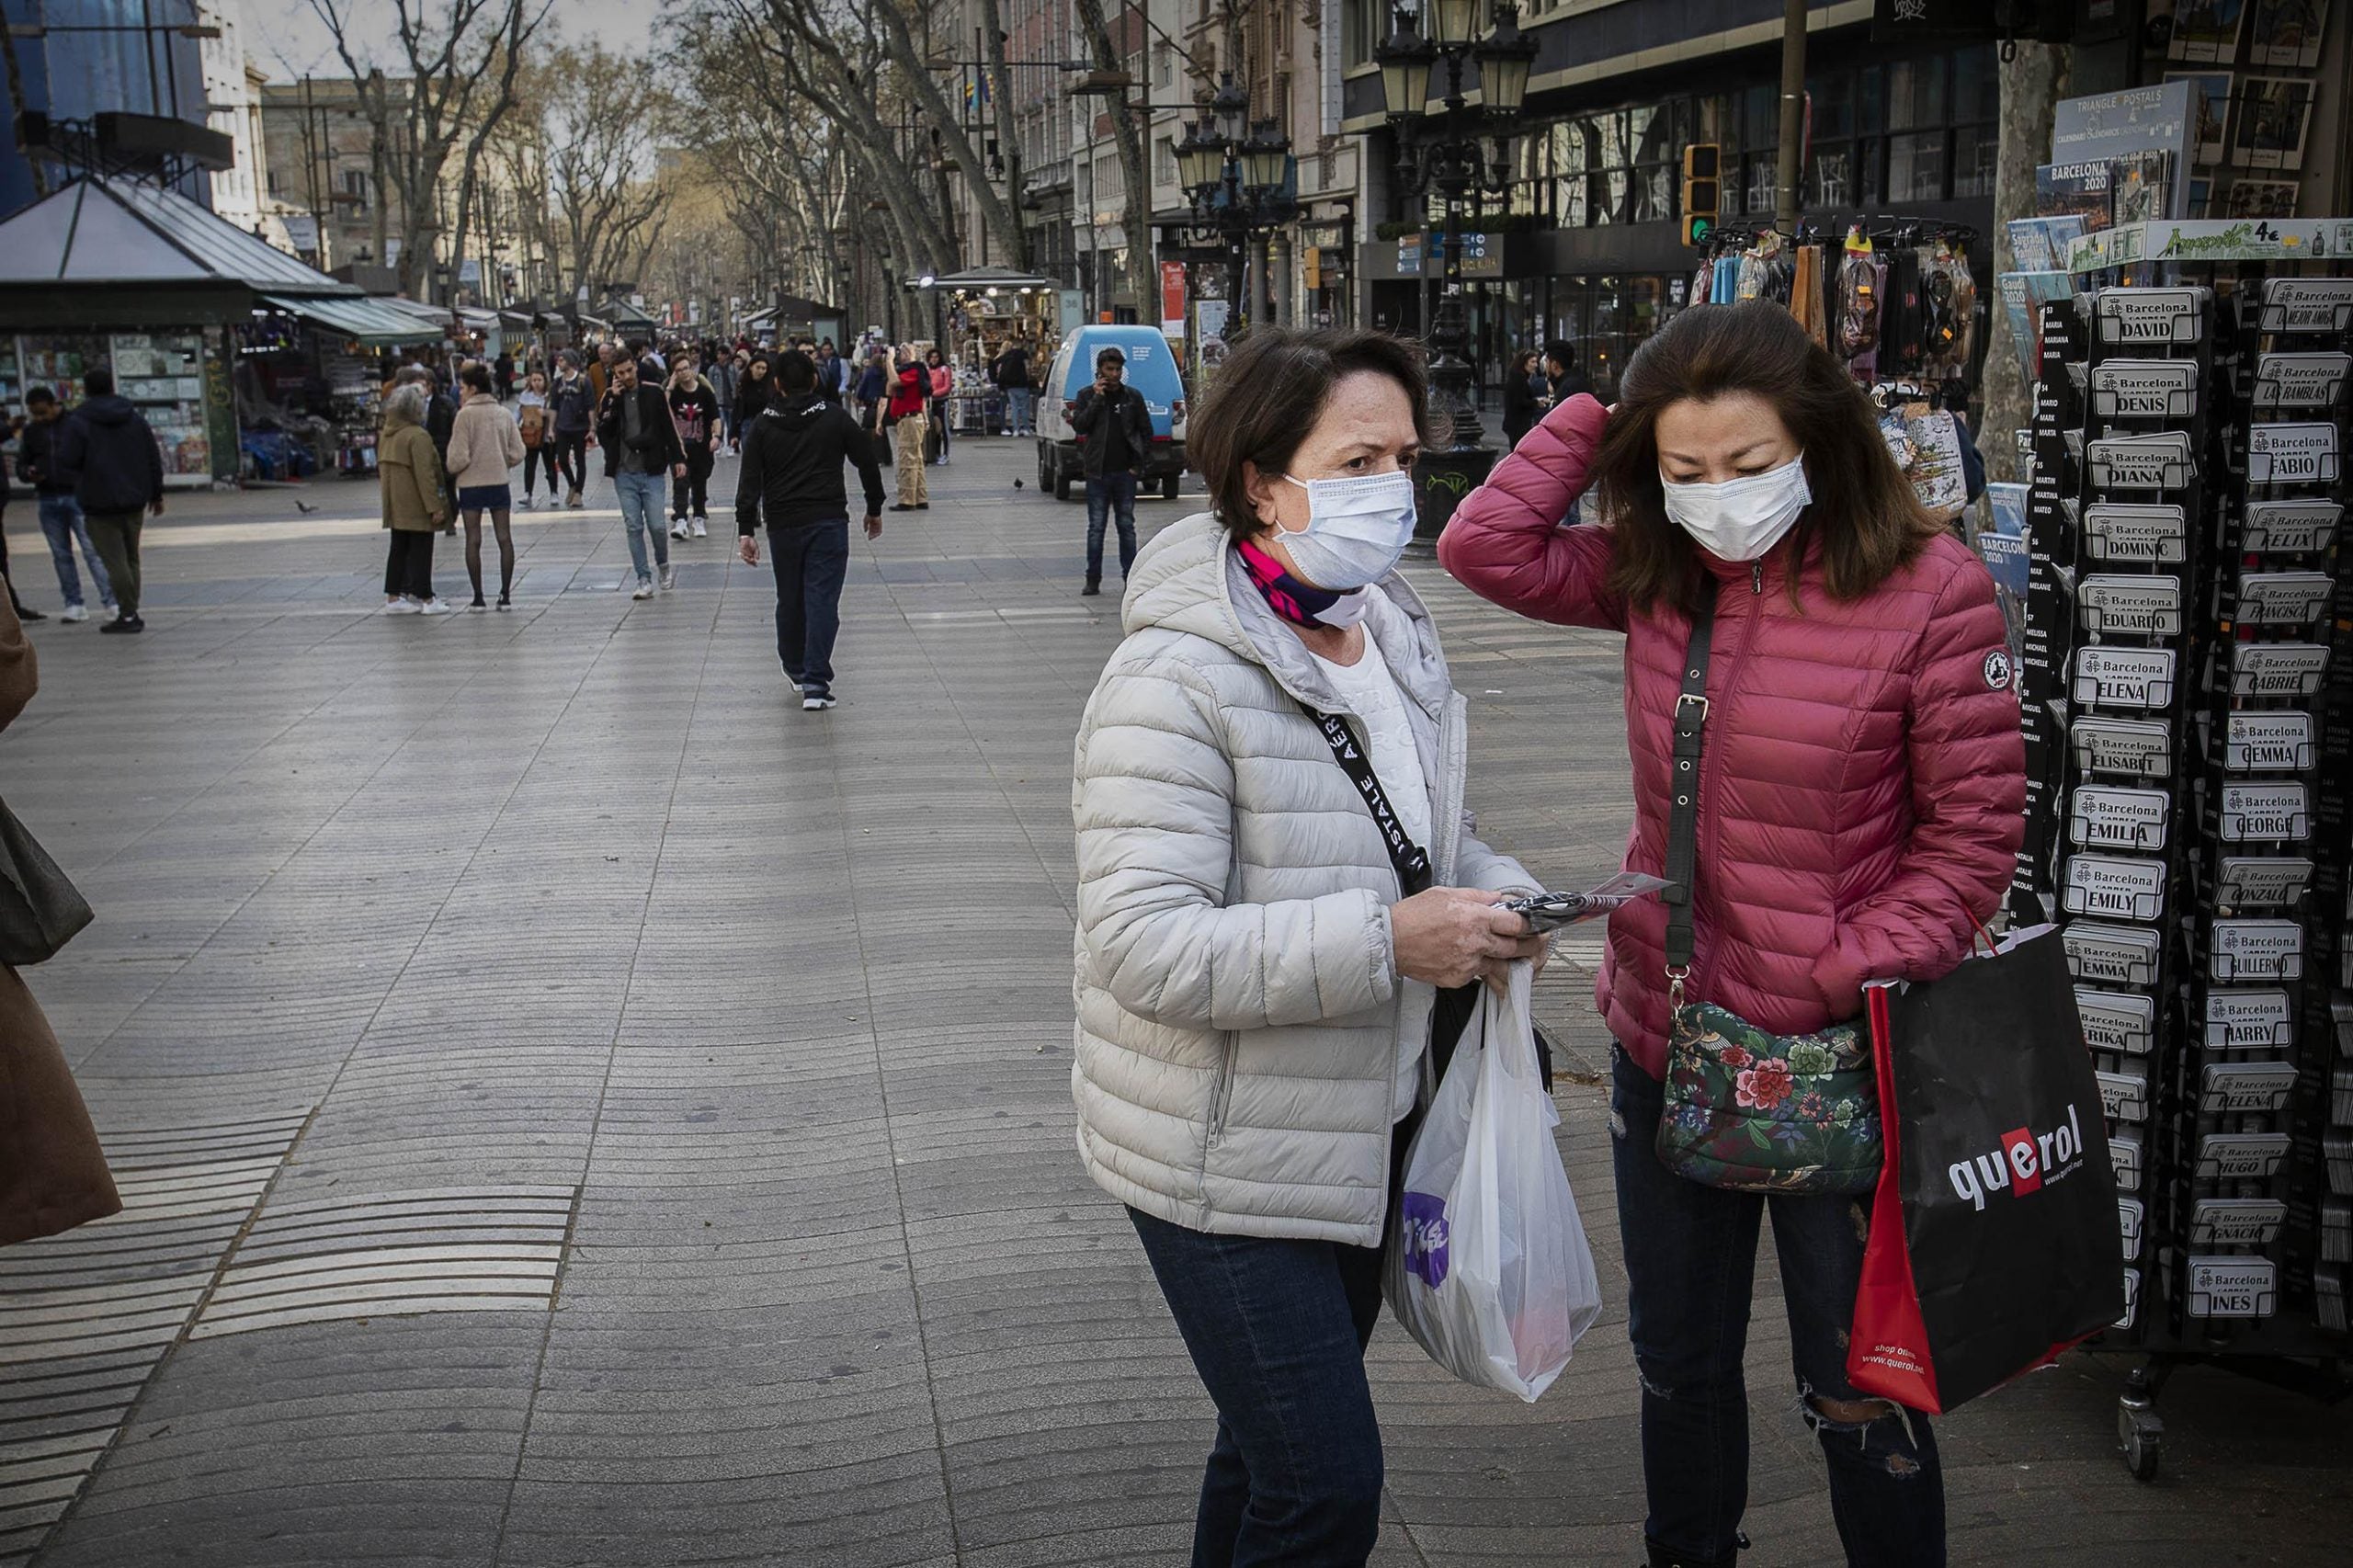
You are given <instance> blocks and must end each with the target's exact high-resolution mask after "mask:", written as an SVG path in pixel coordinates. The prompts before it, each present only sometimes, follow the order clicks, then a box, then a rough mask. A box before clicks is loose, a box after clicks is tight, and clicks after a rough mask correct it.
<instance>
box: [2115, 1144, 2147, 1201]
mask: <svg viewBox="0 0 2353 1568" xmlns="http://www.w3.org/2000/svg"><path fill="white" fill-rule="evenodd" d="M2108 1163H2109V1165H2113V1166H2115V1167H2116V1185H2117V1187H2119V1188H2120V1190H2122V1191H2125V1192H2138V1191H2140V1190H2141V1141H2140V1140H2139V1139H2138V1138H2111V1139H2109V1141H2108Z"/></svg>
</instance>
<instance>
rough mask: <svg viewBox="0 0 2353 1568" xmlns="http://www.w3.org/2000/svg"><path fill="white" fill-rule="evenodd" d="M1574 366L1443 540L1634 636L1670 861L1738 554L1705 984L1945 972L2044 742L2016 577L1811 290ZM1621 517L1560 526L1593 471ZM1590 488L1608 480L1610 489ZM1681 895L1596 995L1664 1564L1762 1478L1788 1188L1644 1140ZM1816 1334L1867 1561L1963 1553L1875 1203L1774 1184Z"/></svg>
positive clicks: (1813, 1384)
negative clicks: (1890, 1346) (1873, 1275)
mask: <svg viewBox="0 0 2353 1568" xmlns="http://www.w3.org/2000/svg"><path fill="white" fill-rule="evenodd" d="M1622 394H1623V395H1622V397H1621V400H1620V403H1619V404H1618V405H1617V406H1616V407H1615V408H1614V409H1612V410H1608V411H1605V410H1604V409H1603V408H1602V406H1601V404H1600V403H1597V402H1595V401H1594V400H1593V399H1592V398H1590V397H1584V396H1580V397H1576V398H1573V399H1570V400H1568V401H1567V402H1565V403H1563V404H1562V405H1561V406H1559V407H1557V408H1555V409H1553V410H1552V413H1551V414H1550V415H1547V416H1546V417H1545V419H1544V421H1543V423H1542V424H1540V425H1539V426H1537V427H1536V428H1535V429H1533V430H1531V431H1530V432H1529V434H1528V436H1527V437H1525V438H1524V439H1523V440H1522V441H1521V442H1520V444H1519V447H1518V450H1516V451H1515V452H1513V453H1512V454H1511V455H1509V456H1508V457H1506V458H1505V459H1504V460H1503V461H1502V462H1500V463H1499V464H1497V465H1496V467H1495V472H1494V473H1493V474H1492V475H1491V476H1490V477H1489V478H1488V480H1487V483H1485V484H1484V485H1483V486H1482V487H1481V488H1480V489H1479V490H1478V491H1477V492H1475V493H1474V494H1472V495H1470V496H1469V497H1467V498H1466V499H1465V500H1464V502H1463V504H1462V506H1461V509H1460V510H1459V511H1457V512H1456V513H1455V515H1454V517H1453V519H1452V521H1451V522H1449V524H1448V526H1447V529H1446V533H1445V537H1444V539H1443V540H1441V541H1440V544H1439V546H1438V559H1439V560H1440V561H1441V562H1444V563H1445V565H1446V568H1447V570H1449V572H1451V573H1453V574H1454V575H1455V576H1457V577H1459V578H1461V580H1462V581H1463V582H1464V583H1466V584H1468V585H1470V586H1471V587H1472V589H1473V590H1475V591H1476V592H1478V593H1479V594H1481V595H1483V596H1484V597H1487V598H1490V599H1493V600H1494V601H1495V602H1496V603H1498V604H1501V605H1505V606H1507V607H1509V608H1513V609H1516V610H1518V611H1519V612H1520V613H1521V614H1523V615H1528V616H1531V617H1534V618H1536V619H1541V620H1550V621H1555V622H1558V623H1560V624H1563V625H1570V626H1587V627H1597V628H1608V629H1609V630H1612V631H1621V632H1623V633H1625V636H1626V678H1625V702H1626V730H1627V743H1628V748H1629V751H1630V752H1631V756H1632V762H1633V773H1634V801H1635V815H1634V829H1633V834H1632V836H1631V840H1630V842H1629V843H1628V845H1627V848H1626V865H1627V866H1628V867H1629V868H1630V869H1634V870H1639V871H1647V872H1651V873H1653V874H1654V875H1655V874H1659V873H1660V872H1661V871H1662V869H1663V864H1664V860H1665V845H1666V832H1667V813H1668V805H1669V801H1670V796H1671V793H1672V791H1671V789H1670V786H1669V778H1670V775H1671V772H1672V768H1673V763H1672V758H1671V742H1672V734H1673V712H1674V709H1675V706H1676V702H1677V697H1678V695H1679V693H1680V691H1681V687H1682V678H1683V656H1684V653H1685V651H1686V648H1687V646H1688V642H1689V640H1690V634H1691V624H1692V622H1691V613H1690V611H1691V609H1692V608H1696V607H1697V605H1698V603H1699V588H1700V585H1701V582H1702V579H1701V576H1700V574H1703V573H1704V574H1709V575H1711V576H1712V577H1713V578H1714V579H1715V582H1716V585H1717V594H1716V612H1715V629H1714V641H1713V646H1712V653H1711V659H1710V663H1709V667H1708V675H1707V695H1708V703H1709V708H1708V712H1707V716H1706V722H1705V741H1704V747H1703V750H1702V753H1701V760H1700V767H1699V857H1698V871H1697V875H1696V877H1695V878H1694V879H1693V900H1692V911H1693V926H1694V938H1695V940H1694V948H1693V956H1692V961H1691V965H1690V971H1691V972H1690V975H1689V978H1688V982H1687V983H1686V989H1687V994H1688V995H1689V996H1690V997H1691V998H1692V999H1694V1000H1699V1001H1707V1002H1712V1003H1715V1004H1717V1005H1718V1006H1722V1007H1725V1008H1728V1009H1730V1010H1731V1011H1733V1012H1734V1013H1737V1014H1739V1015H1740V1016H1741V1017H1745V1018H1746V1019H1748V1020H1749V1021H1750V1022H1751V1023H1753V1024H1756V1026H1758V1027H1759V1028H1764V1029H1767V1030H1769V1031H1771V1032H1774V1033H1777V1034H1796V1033H1804V1032H1811V1031H1813V1030H1817V1029H1821V1028H1825V1027H1826V1026H1828V1025H1831V1024H1833V1023H1836V1022H1840V1021H1843V1020H1846V1019H1850V1018H1853V1017H1856V1016H1857V1015H1858V1014H1859V1012H1860V1011H1861V1008H1862V1001H1861V987H1862V984H1863V983H1864V982H1866V981H1868V980H1872V979H1887V978H1901V979H1907V980H1916V979H1933V978H1936V977H1938V976H1940V975H1943V974H1944V973H1946V972H1948V971H1950V970H1951V969H1953V968H1954V967H1955V966H1956V965H1957V964H1958V963H1959V962H1960V961H1961V959H1962V957H1963V956H1964V955H1965V954H1966V953H1967V952H1968V950H1969V941H1970V933H1971V931H1972V926H1973V924H1974V923H1975V922H1976V921H1979V920H1982V919H1984V918H1987V917H1989V916H1990V915H1992V913H1993V911H1994V909H1995V904H1996V903H1997V902H1998V901H1999V898H2000V895H2001V892H2002V890H2003V889H2004V888H2005V887H2006V885H2007V884H2008V881H2009V878H2010V873H2011V869H2012V866H2013V857H2014V856H2015V854H2016V851H2017V849H2018V844H2019V840H2020V836H2021V832H2022V826H2023V817H2022V812H2023V810H2024V805H2025V789H2026V787H2025V752H2024V745H2023V742H2022V740H2021V737H2020V734H2019V730H2018V699H2017V695H2016V693H2015V692H2014V691H2013V690H2012V676H2013V672H2012V669H2011V662H2010V655H2009V651H2008V646H2007V643H2006V641H2005V634H2004V627H2003V621H2002V617H2001V613H2000V611H1999V610H1998V608H1996V607H1995V600H1994V590H1993V583H1992V580H1991V578H1990V577H1989V576H1988V574H1987V573H1986V571H1985V569H1984V566H1983V565H1982V564H1980V563H1979V562H1978V561H1977V559H1976V557H1975V556H1974V555H1973V554H1972V553H1971V551H1969V550H1968V549H1967V548H1966V547H1965V546H1964V545H1962V544H1961V541H1960V540H1957V539H1955V538H1954V537H1953V536H1952V535H1951V534H1950V533H1949V532H1947V531H1945V530H1943V529H1941V528H1938V527H1937V526H1936V525H1935V524H1934V523H1933V522H1931V521H1930V520H1929V519H1928V518H1927V517H1926V516H1925V515H1923V514H1922V512H1921V511H1920V509H1919V506H1918V505H1917V503H1916V502H1915V499H1914V498H1913V494H1912V491H1911V488H1910V486H1909V485H1908V484H1907V483H1905V482H1904V478H1903V476H1902V475H1901V474H1900V473H1899V472H1897V471H1896V468H1895V465H1894V463H1893V460H1892V459H1891V458H1890V457H1889V455H1888V452H1887V449H1886V447H1885V445H1884V443H1883V442H1882V441H1881V437H1880V435H1879V432H1878V428H1877V424H1876V421H1875V419H1874V417H1873V415H1872V411H1871V408H1870V403H1869V402H1868V400H1866V399H1865V398H1864V396H1863V394H1862V392H1860V391H1859V389H1858V388H1857V387H1856V386H1855V385H1854V383H1853V381H1851V380H1850V379H1849V378H1848V376H1847V372H1846V370H1845V369H1844V368H1843V367H1841V366H1840V365H1838V364H1837V362H1836V360H1834V359H1832V358H1831V357H1830V356H1829V354H1828V353H1826V352H1825V351H1824V349H1823V348H1821V347H1819V346H1817V345H1815V344H1814V343H1813V341H1812V340H1811V339H1810V338H1808V336H1807V335H1806V334H1805V331H1804V329H1803V328H1802V327H1801V326H1799V325H1798V324H1797V322H1796V321H1795V319H1794V318H1792V317H1791V316H1790V314H1789V313H1788V312H1786V311H1784V310H1782V309H1781V308H1779V306H1776V305H1771V304H1768V303H1761V302H1760V303H1755V304H1747V305H1732V306H1701V307H1698V308H1696V309H1693V310H1689V311H1687V312H1684V313H1682V314H1681V315H1679V316H1677V318H1676V319H1675V321H1674V322H1673V323H1671V324H1669V325H1668V326H1667V327H1666V328H1665V330H1663V331H1662V332H1660V333H1659V334H1658V335H1657V336H1655V337H1654V338H1653V339H1651V341H1650V342H1649V343H1647V344H1645V345H1644V346H1643V348H1642V350H1641V351H1640V352H1639V353H1638V354H1636V355H1635V357H1634V358H1633V361H1632V362H1631V364H1630V365H1629V366H1628V368H1627V369H1626V372H1625V377H1624V381H1623V387H1622ZM1591 486H1597V487H1598V493H1597V495H1596V496H1595V497H1594V502H1595V503H1597V505H1598V509H1599V511H1600V513H1601V515H1603V516H1605V517H1608V518H1609V519H1611V520H1610V521H1609V522H1608V523H1607V524H1594V523H1586V524H1583V525H1579V526H1574V527H1567V528H1563V527H1562V526H1561V524H1562V523H1563V520H1564V518H1565V517H1567V514H1568V512H1569V509H1570V507H1571V505H1572V504H1573V503H1574V501H1575V500H1576V499H1577V497H1578V496H1579V495H1581V494H1585V493H1586V490H1587V489H1588V487H1591ZM1592 506H1593V504H1592V503H1589V504H1588V510H1589V511H1590V510H1591V509H1592ZM1665 925H1666V910H1665V906H1664V905H1663V904H1660V903H1656V902H1654V901H1649V900H1643V901H1640V902H1638V903H1633V904H1631V905H1629V906H1627V907H1626V908H1624V909H1622V910H1620V911H1619V912H1618V913H1617V914H1616V915H1614V916H1613V917H1612V918H1611V920H1610V924H1609V943H1608V954H1607V956H1606V958H1605V960H1604V961H1603V967H1602V973H1601V982H1600V986H1599V997H1600V1003H1601V1007H1602V1011H1603V1013H1604V1015H1605V1016H1606V1017H1607V1018H1608V1024H1609V1028H1610V1032H1611V1034H1612V1035H1613V1036H1614V1037H1615V1038H1616V1040H1617V1041H1618V1044H1619V1048H1620V1049H1619V1051H1617V1053H1616V1060H1615V1063H1614V1066H1615V1072H1614V1079H1615V1083H1614V1092H1613V1095H1612V1100H1611V1131H1613V1133H1614V1134H1615V1135H1616V1142H1617V1150H1616V1154H1617V1159H1616V1164H1617V1175H1618V1203H1619V1215H1620V1227H1621V1229H1622V1230H1623V1232H1624V1237H1625V1247H1626V1267H1627V1273H1628V1276H1629V1318H1630V1324H1629V1328H1630V1332H1631V1335H1632V1338H1633V1341H1634V1349H1635V1358H1636V1362H1637V1365H1638V1366H1639V1368H1640V1370H1641V1377H1642V1383H1643V1401H1642V1405H1643V1459H1644V1471H1645V1472H1646V1474H1647V1476H1648V1483H1649V1494H1650V1495H1649V1502H1650V1517H1649V1519H1648V1523H1647V1527H1646V1534H1647V1537H1648V1540H1649V1543H1650V1550H1651V1561H1652V1562H1653V1563H1654V1564H1662V1565H1664V1564H1688V1565H1690V1568H1700V1565H1703V1564H1719V1563H1721V1564H1729V1563H1731V1562H1733V1554H1734V1552H1735V1551H1736V1550H1737V1548H1738V1546H1739V1545H1740V1544H1741V1537H1740V1534H1739V1527H1740V1517H1741V1513H1742V1510H1743V1508H1744V1506H1745V1503H1746V1495H1747V1441H1748V1439H1747V1403H1746V1395H1745V1385H1744V1382H1743V1379H1742V1369H1741V1359H1742V1352H1743V1339H1744V1336H1745V1329H1746V1324H1747V1318H1748V1304H1749V1297H1750V1283H1751V1279H1752V1278H1753V1273H1754V1265H1755V1258H1756V1240H1757V1232H1758V1228H1759V1222H1760V1221H1761V1218H1762V1215H1763V1212H1764V1210H1765V1208H1766V1206H1767V1204H1768V1199H1765V1198H1764V1197H1762V1196H1760V1195H1757V1194H1753V1193H1743V1192H1734V1191H1727V1190H1721V1189H1718V1188H1714V1187H1703V1186H1701V1185H1699V1184H1698V1183H1696V1182H1692V1181H1688V1180H1685V1179H1684V1178H1682V1177H1680V1176H1676V1175H1674V1174H1672V1173H1671V1172H1669V1171H1668V1170H1667V1169H1666V1167H1665V1166H1664V1165H1661V1164H1660V1163H1659V1161H1658V1160H1657V1158H1656V1157H1655V1156H1654V1153H1653V1151H1652V1142H1653V1133H1654V1129H1655V1127H1656V1124H1657V1120H1658V1117H1659V1114H1660V1107H1661V1090H1660V1085H1659V1082H1658V1080H1659V1078H1660V1076H1661V1074H1662V1073H1663V1064H1664V1059H1665V1049H1666V1038H1667V1025H1668V1014H1669V1008H1668V1000H1667V982H1666V978H1665V969H1666V959H1665V947H1664V938H1665ZM1769 1202H1770V1205H1771V1207H1772V1210H1773V1233H1774V1242H1775V1245H1776V1248H1777V1250H1778V1251H1779V1255H1780V1263H1781V1275H1782V1281H1783V1288H1784V1295H1785V1297H1786V1299H1787V1307H1788V1314H1789V1319H1790V1339H1791V1346H1792V1350H1793V1352H1794V1360H1795V1362H1796V1367H1797V1372H1798V1378H1799V1384H1800V1392H1801V1393H1802V1395H1803V1396H1804V1402H1805V1403H1804V1409H1805V1413H1806V1416H1807V1419H1808V1420H1809V1422H1810V1423H1811V1424H1812V1425H1813V1426H1814V1427H1815V1429H1816V1430H1817V1431H1818V1432H1819V1433H1820V1434H1821V1437H1822V1441H1823V1446H1824V1451H1825V1453H1826V1454H1827V1456H1828V1460H1829V1473H1830V1492H1831V1504H1832V1510H1833V1512H1834V1514H1835V1515H1836V1518H1837V1521H1838V1528H1839V1534H1840V1537H1841V1539H1842V1540H1843V1541H1844V1543H1845V1547H1846V1551H1847V1558H1848V1561H1849V1562H1852V1563H1856V1564H1872V1565H1879V1564H1905V1565H1909V1564H1939V1563H1942V1562H1943V1561H1944V1507H1943V1486H1942V1482H1941V1479H1940V1477H1939V1474H1938V1465H1937V1456H1936V1447H1935V1440H1934V1437H1932V1436H1931V1434H1930V1432H1929V1430H1928V1425H1927V1421H1926V1420H1925V1419H1923V1418H1922V1417H1921V1416H1920V1415H1917V1414H1916V1413H1912V1412H1899V1411H1898V1410H1897V1409H1896V1408H1895V1407H1894V1406H1893V1405H1891V1404H1888V1403H1885V1402H1883V1401H1877V1400H1870V1399H1867V1398H1865V1397H1864V1396H1862V1395H1861V1394H1860V1393H1859V1392H1858V1391H1857V1390H1855V1389H1854V1388H1853V1387H1852V1385H1850V1384H1849V1383H1848V1382H1847V1378H1846V1370H1845V1368H1846V1340H1847V1326H1848V1324H1849V1322H1850V1321H1851V1318H1852V1311H1853V1304H1854V1294H1855V1286H1856V1281H1857V1279H1858V1278H1859V1273H1860V1269H1861V1260H1862V1237H1863V1229H1864V1223H1865V1220H1864V1210H1862V1209H1861V1208H1860V1207H1859V1206H1858V1205H1856V1204H1855V1203H1854V1202H1853V1201H1852V1200H1850V1199H1845V1198H1824V1197H1788V1196H1782V1195H1775V1196H1774V1197H1773V1198H1772V1199H1770V1200H1769Z"/></svg>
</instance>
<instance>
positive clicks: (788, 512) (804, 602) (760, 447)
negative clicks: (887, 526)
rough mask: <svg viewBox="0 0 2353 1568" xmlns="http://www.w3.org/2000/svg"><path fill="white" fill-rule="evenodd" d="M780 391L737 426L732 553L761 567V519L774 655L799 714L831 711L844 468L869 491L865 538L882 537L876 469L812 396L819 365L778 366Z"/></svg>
mask: <svg viewBox="0 0 2353 1568" xmlns="http://www.w3.org/2000/svg"><path fill="white" fill-rule="evenodd" d="M777 381H778V390H777V396H776V399H775V401H774V402H772V403H769V404H768V406H767V410H766V412H764V413H763V414H762V415H761V416H760V417H759V418H757V419H756V420H754V421H753V422H752V423H751V424H749V425H747V426H745V428H744V466H743V469H742V471H741V472H738V473H737V475H736V480H735V533H736V536H737V542H736V549H737V551H738V553H739V554H740V555H741V556H742V558H743V561H744V563H745V565H747V566H757V565H758V564H759V563H760V541H759V536H758V528H759V526H760V522H761V520H762V517H764V516H765V517H766V519H767V529H768V551H769V556H770V560H771V562H772V564H773V565H774V567H775V570H776V652H777V658H778V659H779V662H781V663H782V665H784V675H785V678H786V679H787V680H790V682H792V684H793V686H794V687H797V688H798V689H799V691H800V693H801V710H803V711H804V712H811V713H814V712H818V711H821V710H824V709H827V708H831V707H833V706H834V640H835V637H836V636H838V635H839V633H840V631H841V598H842V580H843V578H844V577H845V576H846V575H847V573H848V570H849V497H848V492H847V489H846V488H845V487H844V485H843V483H842V464H843V463H844V462H849V463H853V464H855V465H856V466H857V468H858V482H859V483H860V484H862V485H863V486H864V487H865V490H866V524H865V526H866V537H867V538H868V539H870V540H871V539H879V538H880V537H881V533H882V470H881V465H880V464H879V463H877V462H876V461H875V458H874V443H873V441H872V440H870V438H869V437H868V436H867V434H866V432H865V431H864V430H863V429H861V428H859V426H858V421H857V419H856V418H855V417H853V416H852V415H850V413H849V411H848V410H847V409H845V408H843V407H842V405H841V404H840V403H838V402H836V401H835V399H833V398H832V397H829V396H827V395H826V394H825V393H824V392H821V391H819V390H818V387H817V366H816V363H815V361H813V360H812V359H811V358H809V356H807V355H806V354H802V353H800V352H798V351H795V352H792V353H788V354H786V355H784V356H783V357H782V358H780V359H779V362H778V367H777Z"/></svg>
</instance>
